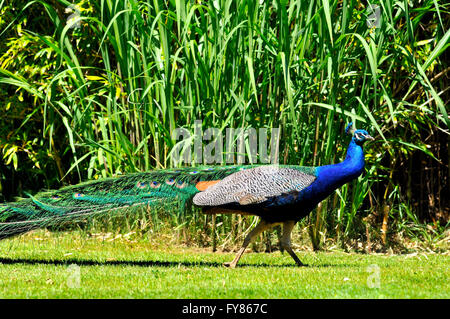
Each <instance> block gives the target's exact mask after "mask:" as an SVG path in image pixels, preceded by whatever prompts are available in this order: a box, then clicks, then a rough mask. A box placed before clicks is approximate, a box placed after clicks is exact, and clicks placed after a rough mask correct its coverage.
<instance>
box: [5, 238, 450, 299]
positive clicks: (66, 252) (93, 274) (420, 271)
mask: <svg viewBox="0 0 450 319" xmlns="http://www.w3.org/2000/svg"><path fill="white" fill-rule="evenodd" d="M233 255H234V253H212V252H211V251H210V250H206V249H195V248H183V247H176V248H174V246H172V247H171V246H170V245H168V244H162V245H161V244H159V245H156V244H155V243H152V242H142V241H138V242H132V241H128V240H125V239H123V238H122V239H117V240H112V241H109V239H106V240H100V239H98V238H92V237H91V238H86V237H85V236H79V235H78V234H77V233H65V234H58V235H53V234H51V235H48V233H43V232H39V233H37V235H36V233H35V234H32V235H26V236H23V237H20V238H16V239H12V240H5V241H2V242H0V258H1V259H0V298H448V296H449V295H450V287H449V285H448V278H449V275H450V272H449V267H448V265H449V261H450V257H449V256H448V255H437V254H421V253H415V254H409V255H380V254H377V255H365V254H353V253H344V252H320V253H312V252H301V251H299V252H298V255H299V257H300V258H301V259H302V261H304V262H305V263H307V264H308V266H307V267H302V268H298V267H295V266H294V265H293V261H292V260H291V258H290V257H289V256H288V255H287V254H284V255H283V254H281V253H280V252H275V253H270V254H268V253H246V254H245V255H244V256H243V259H242V260H241V262H242V263H241V264H240V265H238V267H237V268H236V269H233V270H230V269H227V268H224V267H222V266H221V263H222V262H224V261H229V260H230V259H232V257H233ZM71 264H77V265H79V266H80V274H81V276H80V278H81V280H80V285H79V287H75V288H70V287H69V285H70V278H71V274H72V273H71V271H70V268H69V267H70V265H71ZM370 265H377V266H378V267H379V270H380V281H379V282H380V285H379V288H370V287H369V286H368V280H369V281H370V278H371V277H369V276H371V275H373V272H370V271H369V268H368V267H369V266H370Z"/></svg>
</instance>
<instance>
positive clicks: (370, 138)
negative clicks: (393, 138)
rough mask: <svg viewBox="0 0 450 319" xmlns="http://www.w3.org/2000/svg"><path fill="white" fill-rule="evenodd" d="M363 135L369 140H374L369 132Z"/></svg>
mask: <svg viewBox="0 0 450 319" xmlns="http://www.w3.org/2000/svg"><path fill="white" fill-rule="evenodd" d="M364 137H365V138H366V140H370V141H373V140H375V139H374V138H373V137H372V136H370V135H369V134H366V135H364Z"/></svg>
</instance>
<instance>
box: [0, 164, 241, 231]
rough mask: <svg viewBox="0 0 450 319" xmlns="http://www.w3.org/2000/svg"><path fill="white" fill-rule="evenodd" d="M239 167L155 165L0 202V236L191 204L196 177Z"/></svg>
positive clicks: (202, 178) (226, 172) (198, 180)
mask: <svg viewBox="0 0 450 319" xmlns="http://www.w3.org/2000/svg"><path fill="white" fill-rule="evenodd" d="M239 169H240V167H238V166H232V167H227V166H223V167H214V168H212V167H199V168H181V169H168V170H155V171H151V172H146V173H136V174H129V175H124V176H121V177H117V178H109V179H104V180H98V181H91V182H86V183H82V184H78V185H74V186H68V187H64V188H61V189H59V190H56V191H49V192H43V193H39V194H37V195H35V196H30V197H29V198H27V199H22V200H19V201H17V202H11V203H5V204H0V239H4V238H8V237H12V236H15V235H19V234H23V233H26V232H28V231H30V230H33V229H37V228H44V227H49V226H59V225H64V224H68V223H73V222H79V221H82V220H84V219H86V218H88V217H90V218H91V217H94V216H101V215H106V214H118V213H119V212H121V211H123V210H124V209H133V208H136V207H143V206H148V207H150V208H153V207H156V206H157V205H161V204H162V205H163V207H167V208H173V207H175V206H176V205H178V206H179V207H185V205H190V204H191V200H192V197H193V196H194V195H195V194H196V193H198V192H199V191H200V190H199V185H201V184H200V183H201V182H208V181H214V180H220V179H222V178H224V177H226V176H228V175H230V174H232V173H234V172H236V171H238V170H239Z"/></svg>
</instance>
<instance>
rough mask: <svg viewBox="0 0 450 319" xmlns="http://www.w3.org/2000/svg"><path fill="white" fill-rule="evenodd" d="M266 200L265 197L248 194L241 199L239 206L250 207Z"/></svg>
mask: <svg viewBox="0 0 450 319" xmlns="http://www.w3.org/2000/svg"><path fill="white" fill-rule="evenodd" d="M265 199H266V198H265V197H263V196H253V195H252V194H246V195H244V196H242V197H241V198H239V204H241V205H250V204H255V203H260V202H263V201H264V200H265Z"/></svg>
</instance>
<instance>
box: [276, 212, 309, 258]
mask: <svg viewBox="0 0 450 319" xmlns="http://www.w3.org/2000/svg"><path fill="white" fill-rule="evenodd" d="M294 226H295V221H292V220H290V221H287V222H284V223H283V236H282V237H281V246H282V247H283V248H284V250H286V251H287V252H288V253H289V255H291V257H292V258H293V259H294V261H295V263H296V264H297V265H298V266H304V264H303V263H302V262H301V261H300V259H298V257H297V255H296V254H295V253H294V251H293V250H292V247H291V233H292V229H293V228H294Z"/></svg>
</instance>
